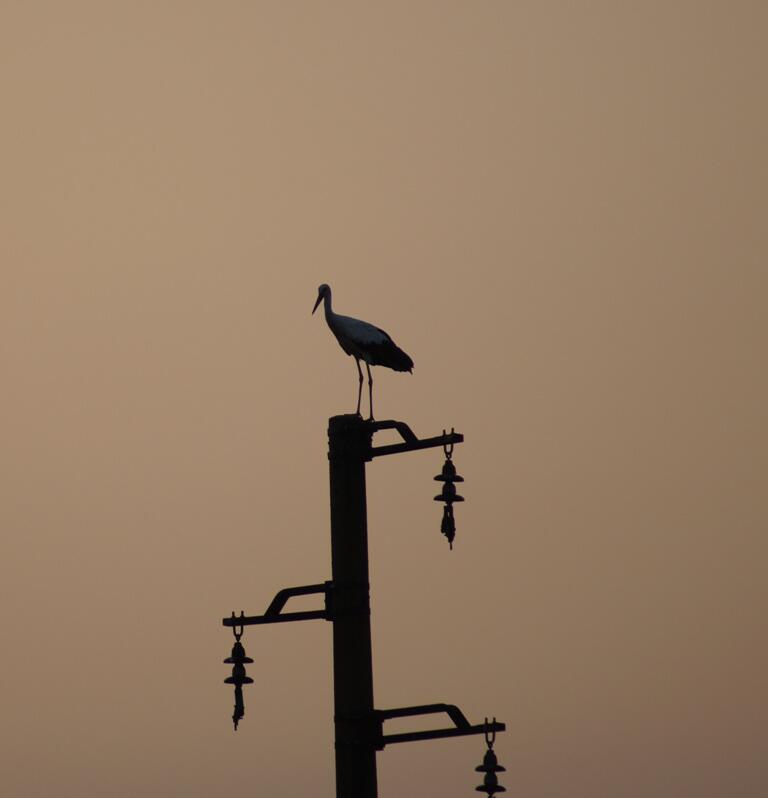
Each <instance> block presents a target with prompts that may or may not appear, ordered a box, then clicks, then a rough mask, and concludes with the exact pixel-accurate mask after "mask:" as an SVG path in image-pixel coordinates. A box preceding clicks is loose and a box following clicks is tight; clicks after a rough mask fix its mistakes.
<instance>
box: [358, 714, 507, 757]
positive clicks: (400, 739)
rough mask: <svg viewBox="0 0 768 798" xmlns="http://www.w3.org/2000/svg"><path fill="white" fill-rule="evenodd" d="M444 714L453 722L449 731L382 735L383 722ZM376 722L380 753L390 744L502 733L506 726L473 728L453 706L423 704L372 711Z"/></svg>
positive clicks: (491, 724) (432, 730)
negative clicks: (378, 727) (378, 726)
mask: <svg viewBox="0 0 768 798" xmlns="http://www.w3.org/2000/svg"><path fill="white" fill-rule="evenodd" d="M440 712H445V713H446V714H447V715H448V717H449V718H450V719H451V720H452V721H453V723H454V727H453V728H449V729H428V730H426V731H419V732H404V733H402V734H383V733H382V732H383V725H384V723H383V722H384V721H385V720H389V719H390V718H406V717H410V716H413V715H432V714H436V713H440ZM374 715H375V716H376V719H377V722H378V724H379V725H380V729H381V731H380V732H379V738H378V741H377V742H378V744H377V746H376V747H377V749H378V750H379V751H381V750H382V749H383V748H384V746H385V745H389V744H391V743H410V742H413V741H415V740H436V739H439V738H441V737H463V736H464V735H467V734H487V733H489V732H502V731H505V730H506V728H507V727H506V725H505V724H503V723H497V722H496V721H495V719H494V721H493V723H480V724H477V725H475V726H473V725H471V724H470V722H469V721H468V720H467V719H466V717H464V713H463V712H462V711H461V710H460V709H459V708H458V707H457V706H456V705H455V704H423V705H421V706H416V707H399V708H397V709H377V710H374Z"/></svg>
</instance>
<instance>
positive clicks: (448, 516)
mask: <svg viewBox="0 0 768 798" xmlns="http://www.w3.org/2000/svg"><path fill="white" fill-rule="evenodd" d="M440 531H441V532H442V533H443V534H444V535H445V536H446V537H447V538H448V545H449V546H450V547H451V548H453V539H454V538H455V537H456V521H454V518H453V508H452V507H451V506H450V504H446V506H445V507H443V520H442V522H441V524H440Z"/></svg>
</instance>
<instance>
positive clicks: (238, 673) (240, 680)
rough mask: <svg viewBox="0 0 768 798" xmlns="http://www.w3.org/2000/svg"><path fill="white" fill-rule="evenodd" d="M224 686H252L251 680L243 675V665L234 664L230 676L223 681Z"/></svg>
mask: <svg viewBox="0 0 768 798" xmlns="http://www.w3.org/2000/svg"><path fill="white" fill-rule="evenodd" d="M224 684H253V679H251V677H250V676H246V675H245V665H242V664H241V663H239V662H236V663H235V664H234V665H233V666H232V675H231V676H230V677H228V678H227V679H224Z"/></svg>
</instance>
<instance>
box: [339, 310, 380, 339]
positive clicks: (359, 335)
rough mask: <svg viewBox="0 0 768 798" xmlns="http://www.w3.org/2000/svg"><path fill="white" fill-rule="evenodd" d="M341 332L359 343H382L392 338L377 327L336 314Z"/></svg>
mask: <svg viewBox="0 0 768 798" xmlns="http://www.w3.org/2000/svg"><path fill="white" fill-rule="evenodd" d="M336 318H337V319H339V321H340V322H341V325H340V326H341V327H342V328H343V332H344V333H345V334H346V335H348V336H350V337H351V338H352V339H353V340H354V341H356V342H357V343H359V344H363V345H365V344H384V343H387V341H391V340H392V339H391V338H390V337H389V336H388V335H387V333H385V332H384V330H382V329H380V328H379V327H375V326H374V325H373V324H369V323H368V322H367V321H362V320H361V319H353V318H352V317H351V316H337V317H336Z"/></svg>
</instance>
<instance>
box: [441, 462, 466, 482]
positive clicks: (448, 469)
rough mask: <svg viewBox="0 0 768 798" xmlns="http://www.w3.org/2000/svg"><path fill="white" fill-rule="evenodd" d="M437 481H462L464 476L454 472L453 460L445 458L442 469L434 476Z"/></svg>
mask: <svg viewBox="0 0 768 798" xmlns="http://www.w3.org/2000/svg"><path fill="white" fill-rule="evenodd" d="M435 479H436V480H437V481H438V482H463V481H464V477H460V476H459V475H458V474H457V473H456V466H455V465H454V464H453V460H446V461H445V465H443V470H442V471H441V472H440V473H439V474H438V475H437V476H436V477H435Z"/></svg>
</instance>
